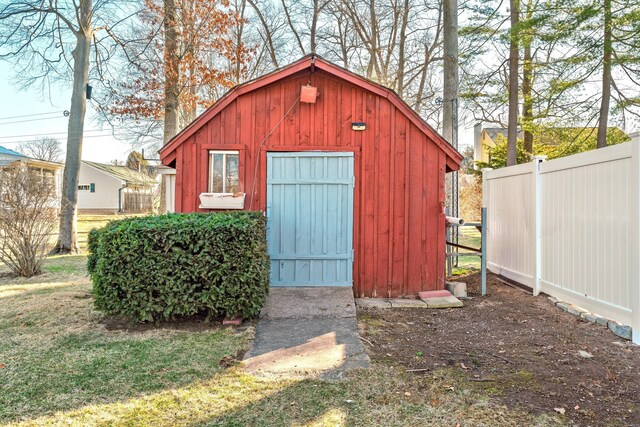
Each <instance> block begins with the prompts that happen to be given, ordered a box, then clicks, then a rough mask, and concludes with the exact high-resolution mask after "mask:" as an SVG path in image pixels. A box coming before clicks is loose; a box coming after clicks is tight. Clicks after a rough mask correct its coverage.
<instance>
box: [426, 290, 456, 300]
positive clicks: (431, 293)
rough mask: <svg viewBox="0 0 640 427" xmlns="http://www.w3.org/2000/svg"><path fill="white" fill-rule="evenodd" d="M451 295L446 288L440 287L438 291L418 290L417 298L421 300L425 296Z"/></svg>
mask: <svg viewBox="0 0 640 427" xmlns="http://www.w3.org/2000/svg"><path fill="white" fill-rule="evenodd" d="M449 296H451V292H449V291H448V290H446V289H440V290H438V291H422V292H418V298H420V299H421V300H424V299H427V298H436V297H449Z"/></svg>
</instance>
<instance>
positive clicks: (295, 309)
mask: <svg viewBox="0 0 640 427" xmlns="http://www.w3.org/2000/svg"><path fill="white" fill-rule="evenodd" d="M243 364H244V366H245V369H246V370H247V371H248V372H250V373H252V374H254V375H261V376H274V377H288V378H306V377H321V378H327V379H340V378H341V377H342V376H343V374H344V372H346V371H347V370H349V369H353V368H368V367H369V356H367V354H366V353H365V351H364V347H363V345H362V342H361V340H360V335H359V334H358V322H357V320H356V307H355V302H354V299H353V291H352V289H351V288H349V287H304V288H303V287H299V288H271V290H270V292H269V297H268V298H267V302H266V304H265V306H264V308H263V309H262V312H261V314H260V320H259V321H258V325H257V326H256V337H255V340H254V342H253V347H252V348H251V350H249V351H248V352H247V353H246V354H245V356H244V360H243Z"/></svg>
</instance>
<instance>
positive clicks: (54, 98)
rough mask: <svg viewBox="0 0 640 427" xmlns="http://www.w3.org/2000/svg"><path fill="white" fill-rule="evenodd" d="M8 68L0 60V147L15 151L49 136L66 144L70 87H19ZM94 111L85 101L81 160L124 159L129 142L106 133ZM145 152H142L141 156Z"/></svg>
mask: <svg viewBox="0 0 640 427" xmlns="http://www.w3.org/2000/svg"><path fill="white" fill-rule="evenodd" d="M11 75H12V69H11V64H10V63H8V62H4V61H0V99H1V100H2V102H0V146H3V147H5V148H9V149H11V150H16V149H17V148H18V145H19V143H20V142H26V141H29V140H33V139H37V138H41V137H45V136H50V137H53V138H57V139H59V140H60V141H61V142H62V146H63V148H64V146H65V145H66V134H67V124H68V118H67V117H65V116H64V111H65V110H68V109H69V107H70V105H71V87H69V88H65V89H64V90H63V89H58V88H52V91H53V92H52V93H51V96H49V95H48V94H47V95H43V93H42V92H41V91H40V90H39V88H38V89H36V88H32V89H29V90H19V89H18V88H16V87H15V86H13V85H12V84H11ZM95 116H96V114H95V110H94V109H93V107H92V105H91V103H90V101H89V102H88V103H87V116H86V119H85V120H86V121H85V139H84V143H83V150H82V159H83V160H91V161H95V162H102V163H110V162H111V161H112V160H120V161H124V160H126V158H127V156H128V155H129V152H131V145H130V144H128V143H126V142H122V141H118V140H116V139H115V138H113V137H112V136H110V133H111V129H110V127H109V126H107V125H105V126H103V127H102V128H100V124H99V123H98V122H97V120H96V119H95ZM146 155H147V153H145V156H146Z"/></svg>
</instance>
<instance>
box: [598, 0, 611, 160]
mask: <svg viewBox="0 0 640 427" xmlns="http://www.w3.org/2000/svg"><path fill="white" fill-rule="evenodd" d="M611 20H612V17H611V0H604V52H603V55H604V56H603V61H602V64H603V66H602V100H601V101H600V118H599V120H598V148H603V147H606V146H607V127H608V123H609V102H610V101H611V57H612V55H613V44H612V41H611Z"/></svg>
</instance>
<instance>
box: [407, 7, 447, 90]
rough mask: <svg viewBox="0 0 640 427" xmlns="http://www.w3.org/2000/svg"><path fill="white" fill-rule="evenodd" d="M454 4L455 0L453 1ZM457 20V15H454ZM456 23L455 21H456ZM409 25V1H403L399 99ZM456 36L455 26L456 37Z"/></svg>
mask: <svg viewBox="0 0 640 427" xmlns="http://www.w3.org/2000/svg"><path fill="white" fill-rule="evenodd" d="M453 1H454V3H455V2H456V1H457V0H453ZM456 18H457V15H456ZM456 22H457V20H456ZM408 24H409V0H404V6H403V10H402V23H401V24H400V25H401V26H400V46H399V49H398V85H397V86H396V87H397V91H398V95H400V97H401V98H403V97H404V71H405V70H404V68H405V58H406V52H405V50H406V47H405V46H406V43H407V25H408ZM457 36H458V32H457V25H456V37H457Z"/></svg>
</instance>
